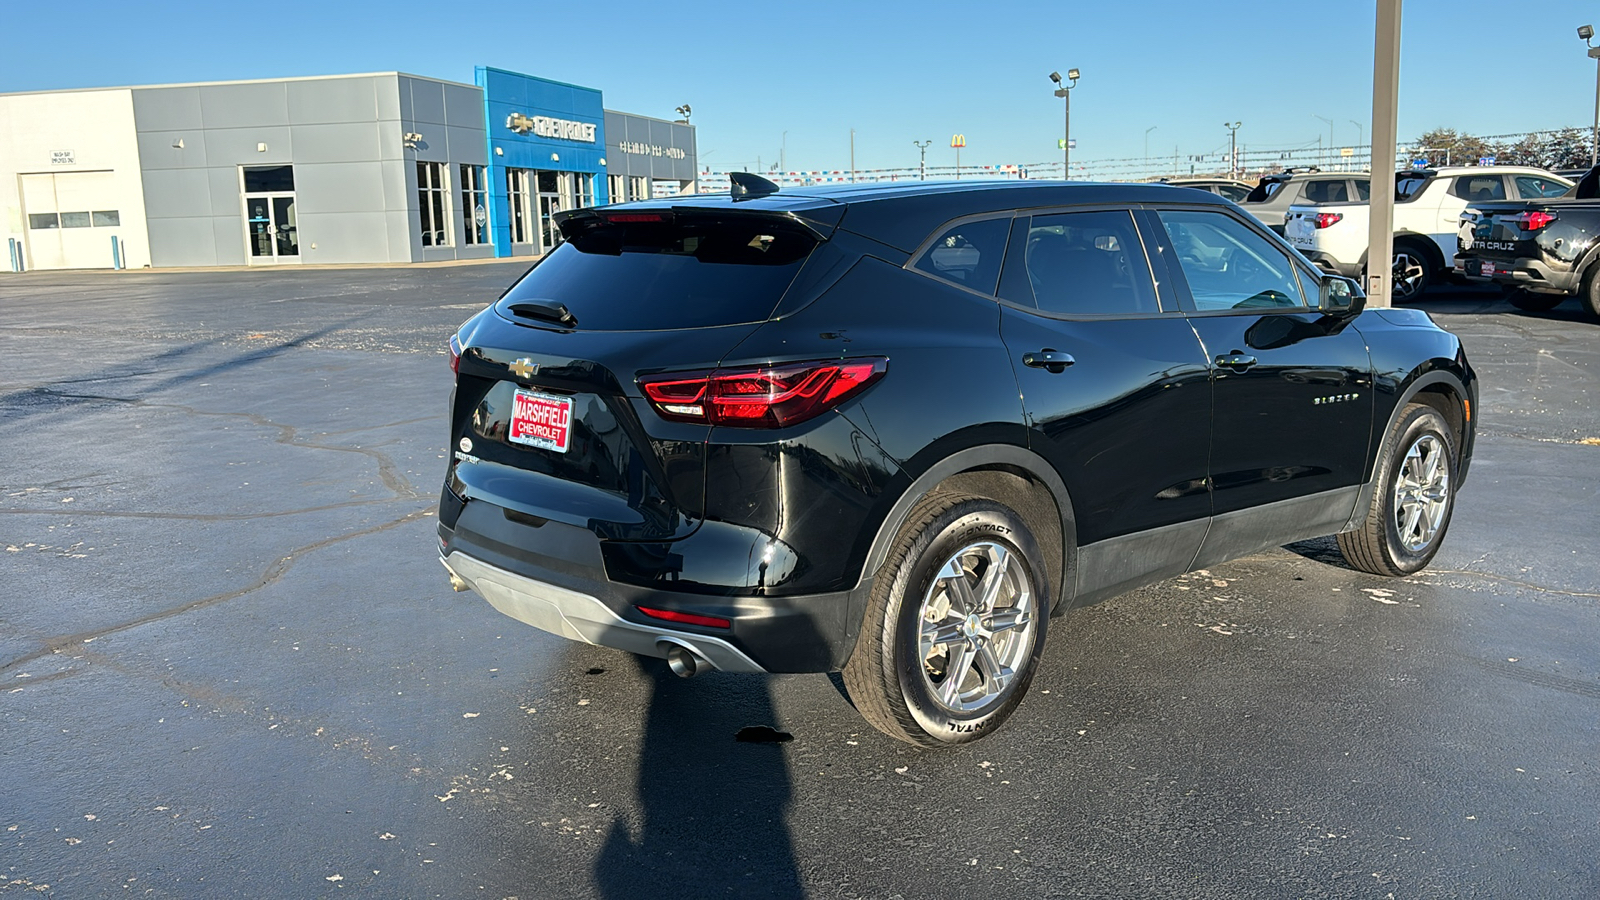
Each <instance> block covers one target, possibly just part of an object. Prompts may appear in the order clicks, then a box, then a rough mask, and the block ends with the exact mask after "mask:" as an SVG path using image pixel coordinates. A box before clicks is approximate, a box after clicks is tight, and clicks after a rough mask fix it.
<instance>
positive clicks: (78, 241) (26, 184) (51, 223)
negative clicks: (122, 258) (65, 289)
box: [22, 172, 122, 269]
mask: <svg viewBox="0 0 1600 900" xmlns="http://www.w3.org/2000/svg"><path fill="white" fill-rule="evenodd" d="M115 186H116V182H115V179H114V177H113V175H112V173H110V172H50V173H45V174H40V175H23V176H22V212H23V217H24V218H25V220H26V222H25V224H26V225H27V227H28V264H29V267H30V268H34V269H109V268H111V266H112V265H113V263H114V257H113V253H112V246H111V242H112V240H113V238H116V237H118V236H119V235H120V228H121V225H122V213H121V211H120V210H118V209H117V203H116V201H115V199H113V198H114V197H115V196H116V194H115Z"/></svg>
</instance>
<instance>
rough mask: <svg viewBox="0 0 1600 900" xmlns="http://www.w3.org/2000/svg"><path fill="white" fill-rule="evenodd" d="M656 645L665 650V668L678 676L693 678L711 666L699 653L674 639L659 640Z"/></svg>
mask: <svg viewBox="0 0 1600 900" xmlns="http://www.w3.org/2000/svg"><path fill="white" fill-rule="evenodd" d="M656 646H657V647H659V648H662V649H663V650H665V651H666V657H667V668H669V669H671V670H672V674H674V675H676V676H678V677H679V678H693V677H694V676H696V675H699V674H700V673H701V672H704V671H706V670H707V669H710V668H713V666H712V665H711V663H709V662H707V661H706V660H705V658H704V657H702V656H700V654H698V653H695V652H694V651H693V650H690V649H689V648H688V647H685V646H683V645H682V644H679V643H677V642H676V641H659V642H657V643H656Z"/></svg>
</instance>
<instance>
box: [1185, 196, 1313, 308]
mask: <svg viewBox="0 0 1600 900" xmlns="http://www.w3.org/2000/svg"><path fill="white" fill-rule="evenodd" d="M1156 216H1157V218H1159V219H1160V220H1161V224H1162V226H1163V227H1164V229H1165V231H1166V234H1167V240H1168V241H1169V242H1170V243H1171V246H1172V250H1173V255H1174V256H1175V257H1176V258H1177V260H1178V265H1179V268H1181V269H1182V271H1183V276H1184V280H1185V281H1187V282H1188V284H1189V294H1190V296H1192V297H1193V298H1194V305H1195V309H1196V310H1198V311H1200V312H1209V311H1214V310H1234V309H1237V310H1261V309H1275V308H1288V309H1298V308H1303V307H1304V306H1305V298H1304V297H1303V295H1302V294H1301V292H1300V282H1299V280H1298V279H1297V278H1296V276H1295V271H1294V265H1293V264H1292V263H1291V262H1290V261H1289V258H1288V257H1287V256H1285V255H1284V254H1283V252H1282V251H1280V250H1279V249H1278V248H1277V247H1275V246H1274V245H1273V244H1271V243H1270V242H1268V241H1267V239H1266V238H1264V237H1262V236H1261V235H1259V234H1257V233H1256V232H1255V231H1253V230H1251V229H1250V228H1249V227H1247V226H1246V225H1244V223H1242V222H1239V221H1237V220H1236V219H1234V218H1233V217H1232V216H1229V215H1226V214H1224V213H1217V212H1206V211H1203V210H1161V211H1159V212H1158V213H1157V214H1156Z"/></svg>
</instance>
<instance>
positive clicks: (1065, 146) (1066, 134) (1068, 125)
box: [1061, 89, 1072, 181]
mask: <svg viewBox="0 0 1600 900" xmlns="http://www.w3.org/2000/svg"><path fill="white" fill-rule="evenodd" d="M1061 96H1062V98H1064V99H1065V100H1066V101H1067V102H1066V103H1063V104H1062V107H1063V108H1065V109H1066V117H1065V118H1064V119H1063V120H1062V123H1061V134H1062V138H1061V180H1063V181H1071V180H1072V91H1071V90H1067V89H1063V90H1062V91H1061Z"/></svg>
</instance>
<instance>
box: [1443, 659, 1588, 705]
mask: <svg viewBox="0 0 1600 900" xmlns="http://www.w3.org/2000/svg"><path fill="white" fill-rule="evenodd" d="M1450 655H1451V656H1454V657H1456V658H1457V659H1460V660H1462V661H1464V662H1468V663H1471V664H1472V665H1475V666H1477V667H1478V668H1480V669H1484V670H1486V671H1489V672H1492V673H1494V674H1495V675H1503V676H1505V677H1507V678H1513V679H1516V680H1517V681H1523V682H1526V683H1528V684H1536V685H1538V686H1540V687H1547V688H1551V689H1552V690H1557V691H1565V692H1566V693H1569V694H1577V695H1578V696H1580V697H1588V698H1589V699H1591V700H1600V685H1596V684H1592V683H1590V682H1587V681H1579V680H1577V679H1576V678H1566V677H1564V676H1561V675H1551V674H1549V673H1547V672H1540V671H1537V670H1534V669H1530V668H1528V667H1526V666H1516V665H1512V664H1511V663H1503V662H1496V661H1494V660H1488V659H1479V658H1478V657H1476V656H1468V655H1466V654H1462V653H1452V654H1450Z"/></svg>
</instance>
